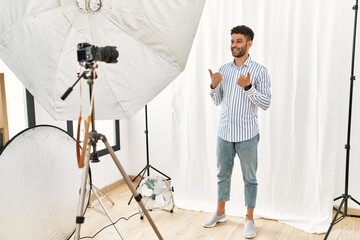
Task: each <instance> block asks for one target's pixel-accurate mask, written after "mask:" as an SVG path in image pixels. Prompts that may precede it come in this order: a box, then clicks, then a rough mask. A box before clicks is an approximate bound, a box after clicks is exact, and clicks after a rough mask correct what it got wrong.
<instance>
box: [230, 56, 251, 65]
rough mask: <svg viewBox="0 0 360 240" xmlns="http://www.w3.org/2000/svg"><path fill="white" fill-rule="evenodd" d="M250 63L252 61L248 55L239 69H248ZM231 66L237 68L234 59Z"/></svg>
mask: <svg viewBox="0 0 360 240" xmlns="http://www.w3.org/2000/svg"><path fill="white" fill-rule="evenodd" d="M251 62H252V59H251V56H250V54H249V55H248V58H247V59H246V61H245V62H244V64H243V65H242V66H240V67H239V68H241V67H243V66H246V67H248V66H250V63H251ZM232 64H233V66H235V67H238V66H236V65H235V59H234V60H233V61H232Z"/></svg>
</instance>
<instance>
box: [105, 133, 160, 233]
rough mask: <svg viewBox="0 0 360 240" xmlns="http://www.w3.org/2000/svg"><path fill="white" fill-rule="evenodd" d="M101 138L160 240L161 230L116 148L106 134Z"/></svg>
mask: <svg viewBox="0 0 360 240" xmlns="http://www.w3.org/2000/svg"><path fill="white" fill-rule="evenodd" d="M99 136H100V139H101V140H102V141H103V142H104V144H105V146H106V149H107V150H108V151H109V154H110V156H111V157H112V159H113V161H114V163H115V165H116V166H117V168H118V169H119V171H120V173H121V175H122V176H123V178H124V180H125V182H126V184H127V185H128V187H129V189H130V191H131V192H132V194H133V196H134V198H135V200H136V201H137V202H138V204H139V205H140V207H141V209H142V210H143V212H144V214H145V216H146V218H147V219H148V221H149V223H150V225H151V226H152V228H153V230H154V231H155V233H156V235H157V237H158V238H159V240H162V239H163V238H162V236H161V234H160V232H159V230H158V229H157V227H156V226H155V223H154V222H153V220H152V218H151V217H150V214H149V213H148V211H147V210H146V208H145V205H144V204H143V202H142V201H141V198H142V197H141V195H140V194H138V193H137V191H136V190H135V188H134V186H133V184H132V182H131V180H130V178H129V177H128V175H127V174H126V172H125V170H124V168H123V167H122V165H121V163H120V161H119V159H118V158H117V156H116V155H115V152H114V150H113V149H112V147H111V146H110V144H109V143H108V141H107V139H106V137H105V136H104V135H101V134H100V135H99Z"/></svg>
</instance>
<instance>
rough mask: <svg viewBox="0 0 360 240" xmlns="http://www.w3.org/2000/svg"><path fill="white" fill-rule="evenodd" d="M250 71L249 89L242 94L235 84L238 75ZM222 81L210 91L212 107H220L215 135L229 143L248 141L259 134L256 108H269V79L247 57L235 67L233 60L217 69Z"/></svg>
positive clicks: (262, 70)
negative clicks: (241, 63)
mask: <svg viewBox="0 0 360 240" xmlns="http://www.w3.org/2000/svg"><path fill="white" fill-rule="evenodd" d="M248 72H250V79H251V80H250V81H251V85H252V87H251V88H250V89H249V90H247V91H245V90H244V88H243V87H240V86H239V85H238V84H237V81H238V79H239V77H240V75H245V76H246V74H247V73H248ZM219 73H220V75H221V77H222V81H221V82H220V83H219V84H218V85H217V87H216V88H214V89H211V91H210V96H211V98H212V99H213V101H214V104H215V105H216V106H218V105H220V104H221V113H220V121H219V128H218V136H219V137H220V138H222V139H224V140H226V141H229V142H241V141H245V140H248V139H250V138H252V137H254V136H256V135H257V134H258V133H259V126H258V116H257V110H258V107H260V108H262V109H264V110H266V109H268V108H269V106H270V100H271V93H270V85H271V84H270V76H269V74H268V72H267V70H266V68H265V67H264V66H262V65H260V64H258V63H256V62H254V61H253V60H252V59H251V57H250V55H249V56H248V58H247V59H246V61H245V63H244V64H243V65H242V66H241V67H238V66H236V65H235V63H234V61H233V62H230V63H227V64H224V65H223V66H221V67H220V69H219Z"/></svg>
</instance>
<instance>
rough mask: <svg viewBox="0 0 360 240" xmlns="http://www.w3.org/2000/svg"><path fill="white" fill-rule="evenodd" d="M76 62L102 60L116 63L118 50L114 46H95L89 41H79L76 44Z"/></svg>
mask: <svg viewBox="0 0 360 240" xmlns="http://www.w3.org/2000/svg"><path fill="white" fill-rule="evenodd" d="M77 47H78V50H77V58H78V62H79V63H80V62H94V61H102V62H106V63H117V58H118V56H119V52H118V51H117V50H116V47H113V46H106V47H96V46H93V45H90V44H89V43H79V44H78V45H77Z"/></svg>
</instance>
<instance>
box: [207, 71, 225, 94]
mask: <svg viewBox="0 0 360 240" xmlns="http://www.w3.org/2000/svg"><path fill="white" fill-rule="evenodd" d="M209 73H210V77H211V88H212V89H214V88H216V87H217V85H218V84H219V83H220V82H221V80H222V77H221V75H220V73H218V72H216V73H213V72H212V71H211V69H209Z"/></svg>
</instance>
